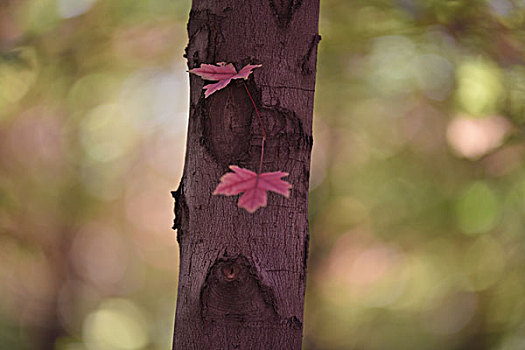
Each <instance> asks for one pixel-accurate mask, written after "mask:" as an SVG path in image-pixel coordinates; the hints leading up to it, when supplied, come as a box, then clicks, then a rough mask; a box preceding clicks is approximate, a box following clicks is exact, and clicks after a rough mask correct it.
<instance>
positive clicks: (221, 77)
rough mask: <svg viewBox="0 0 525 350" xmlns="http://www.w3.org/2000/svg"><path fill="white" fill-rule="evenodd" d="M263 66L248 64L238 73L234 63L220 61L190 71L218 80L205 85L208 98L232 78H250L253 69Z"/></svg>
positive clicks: (205, 78)
mask: <svg viewBox="0 0 525 350" xmlns="http://www.w3.org/2000/svg"><path fill="white" fill-rule="evenodd" d="M261 66H262V65H260V64H256V65H254V64H247V65H246V66H244V67H243V68H242V69H241V70H240V71H239V72H238V73H237V70H235V67H234V66H233V64H231V63H228V64H226V63H225V62H219V63H217V65H213V64H202V65H201V66H200V67H199V68H193V69H190V70H189V72H190V73H192V74H195V75H198V76H199V77H201V78H202V79H204V80H211V81H218V82H217V83H214V84H208V85H205V86H204V90H206V91H205V92H204V97H205V98H206V97H208V96H210V95H211V94H213V93H214V92H215V91H218V90H220V89H223V88H225V87H226V85H228V84H229V83H230V81H231V80H232V79H241V78H242V79H248V76H250V74H251V73H252V70H254V69H255V68H259V67H261Z"/></svg>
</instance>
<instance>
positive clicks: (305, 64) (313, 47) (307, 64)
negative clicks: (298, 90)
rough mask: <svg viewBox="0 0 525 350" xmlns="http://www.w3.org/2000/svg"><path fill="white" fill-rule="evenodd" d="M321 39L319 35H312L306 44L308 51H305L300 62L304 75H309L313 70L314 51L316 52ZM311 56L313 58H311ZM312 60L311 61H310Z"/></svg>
mask: <svg viewBox="0 0 525 350" xmlns="http://www.w3.org/2000/svg"><path fill="white" fill-rule="evenodd" d="M320 41H321V36H320V35H318V34H316V35H314V36H313V38H312V41H310V45H309V46H308V51H307V52H306V55H304V57H303V59H302V62H301V72H302V73H303V74H304V75H310V74H312V72H313V71H314V68H315V57H317V55H315V53H317V45H318V44H319V42H320ZM312 58H314V59H313V60H312ZM312 61H313V62H312Z"/></svg>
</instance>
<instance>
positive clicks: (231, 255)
mask: <svg viewBox="0 0 525 350" xmlns="http://www.w3.org/2000/svg"><path fill="white" fill-rule="evenodd" d="M318 11H319V1H318V0H304V1H301V0H254V1H243V0H223V1H217V0H194V1H193V5H192V10H191V13H190V21H189V24H188V34H189V44H188V47H187V49H186V57H187V59H188V67H189V68H195V67H199V66H200V65H201V64H203V63H217V62H232V63H233V64H234V65H235V66H236V67H237V69H240V68H241V67H242V66H244V65H246V64H248V63H251V64H262V68H258V69H256V70H255V71H254V73H253V75H252V76H251V77H250V79H249V80H248V81H247V84H248V88H249V89H250V92H251V93H252V96H253V97H254V100H255V103H256V105H257V106H258V108H259V111H260V113H261V117H262V119H263V122H264V124H265V128H266V132H267V134H268V140H267V143H266V151H265V160H264V166H263V171H277V170H281V171H286V172H288V173H290V175H289V177H288V178H285V179H286V180H287V181H289V182H290V183H292V185H293V188H292V191H291V196H290V198H289V199H286V198H284V197H282V196H279V195H276V194H273V193H270V194H269V198H268V206H267V207H266V208H262V209H259V210H258V211H256V212H255V213H254V214H249V213H247V212H246V211H245V210H244V209H240V208H238V207H237V205H236V202H237V200H238V197H237V196H234V197H224V196H212V195H211V193H212V192H213V190H214V188H215V187H216V186H217V184H218V181H219V178H220V177H221V175H223V174H224V173H225V172H227V171H228V165H231V164H233V165H239V166H241V167H245V168H249V169H252V170H254V171H256V170H257V168H258V161H259V154H260V151H261V132H260V130H259V125H258V120H257V116H256V114H255V111H254V109H253V106H252V104H251V102H250V100H249V98H248V96H247V94H246V91H245V90H244V87H243V86H242V82H241V81H234V82H232V83H230V85H229V86H228V87H226V88H225V89H223V90H220V91H219V92H217V93H215V94H213V95H212V96H210V97H209V98H207V99H204V95H203V92H202V87H203V85H204V82H203V81H202V80H201V79H200V78H199V77H197V76H190V86H191V89H190V90H191V91H190V95H191V96H190V116H189V119H190V120H189V130H188V143H187V154H186V164H185V168H184V174H183V177H182V180H181V183H180V185H179V188H178V190H177V191H176V192H173V196H174V198H175V200H176V204H175V212H176V217H175V225H174V228H176V229H177V230H178V232H177V240H178V242H179V246H180V275H179V290H178V298H177V311H176V318H175V331H174V342H173V348H174V349H300V348H301V338H302V328H303V327H302V323H303V303H304V289H305V275H306V260H307V256H308V217H307V214H308V178H309V172H310V151H311V148H312V113H313V101H314V84H315V72H316V55H317V44H318V42H319V39H320V37H319V35H318V16H319V13H318Z"/></svg>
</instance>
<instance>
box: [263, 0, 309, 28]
mask: <svg viewBox="0 0 525 350" xmlns="http://www.w3.org/2000/svg"><path fill="white" fill-rule="evenodd" d="M302 3H303V0H270V8H271V9H272V12H273V15H274V17H275V19H276V21H277V25H278V26H279V27H281V28H286V27H288V26H289V25H290V23H291V22H292V19H293V15H294V14H295V11H297V10H298V9H299V8H300V7H301V5H302Z"/></svg>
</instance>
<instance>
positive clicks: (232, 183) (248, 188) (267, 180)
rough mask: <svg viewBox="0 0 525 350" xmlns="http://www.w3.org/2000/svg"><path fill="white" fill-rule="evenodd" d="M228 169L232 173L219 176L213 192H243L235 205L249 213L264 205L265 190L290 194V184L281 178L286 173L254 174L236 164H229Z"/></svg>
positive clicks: (234, 193) (225, 193) (265, 201)
mask: <svg viewBox="0 0 525 350" xmlns="http://www.w3.org/2000/svg"><path fill="white" fill-rule="evenodd" d="M230 169H231V170H233V173H226V174H224V175H223V176H222V177H221V182H220V183H219V185H218V186H217V188H216V189H215V191H214V192H213V194H223V195H226V196H233V195H236V194H239V193H241V192H244V194H243V195H242V196H241V198H239V202H238V203H237V205H238V206H239V207H240V208H244V209H246V210H247V211H248V212H250V213H253V212H255V211H256V210H257V209H259V208H260V207H265V206H266V203H267V201H268V195H267V193H266V191H273V192H275V193H279V194H281V195H283V196H285V197H286V198H288V197H289V196H290V188H292V185H291V184H290V183H288V182H286V181H284V180H281V178H282V177H284V176H288V173H285V172H282V171H275V172H271V173H261V174H256V173H254V172H253V171H251V170H248V169H244V168H240V167H238V166H236V165H230Z"/></svg>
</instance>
